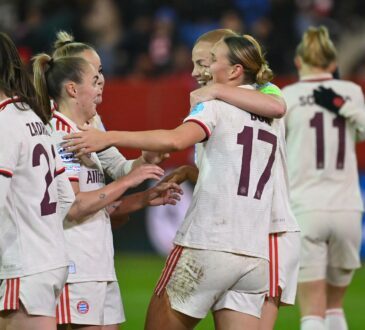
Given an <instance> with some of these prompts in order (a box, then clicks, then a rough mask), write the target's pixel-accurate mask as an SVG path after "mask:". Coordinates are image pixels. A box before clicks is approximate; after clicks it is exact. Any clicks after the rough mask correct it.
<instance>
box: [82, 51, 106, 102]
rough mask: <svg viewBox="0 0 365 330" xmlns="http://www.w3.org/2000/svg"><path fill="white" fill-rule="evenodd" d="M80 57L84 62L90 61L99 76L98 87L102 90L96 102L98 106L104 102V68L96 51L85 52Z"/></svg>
mask: <svg viewBox="0 0 365 330" xmlns="http://www.w3.org/2000/svg"><path fill="white" fill-rule="evenodd" d="M79 56H80V57H82V58H83V59H84V60H86V61H88V62H89V63H90V64H91V65H92V66H93V67H94V69H95V70H96V71H97V72H98V74H99V79H98V86H99V89H100V95H99V97H98V99H97V100H96V102H97V103H96V104H100V103H101V102H102V101H103V95H102V94H103V89H104V85H105V79H104V75H103V67H102V65H101V61H100V57H99V55H98V54H97V53H96V51H94V50H92V49H87V50H84V51H83V52H82V53H80V54H79Z"/></svg>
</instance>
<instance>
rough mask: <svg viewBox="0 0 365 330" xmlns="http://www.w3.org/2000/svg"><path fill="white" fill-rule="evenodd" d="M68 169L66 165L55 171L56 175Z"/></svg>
mask: <svg viewBox="0 0 365 330" xmlns="http://www.w3.org/2000/svg"><path fill="white" fill-rule="evenodd" d="M65 171H66V168H65V167H62V168H60V169H59V170H57V171H55V173H54V176H55V177H56V176H57V175H60V174H62V173H64V172H65Z"/></svg>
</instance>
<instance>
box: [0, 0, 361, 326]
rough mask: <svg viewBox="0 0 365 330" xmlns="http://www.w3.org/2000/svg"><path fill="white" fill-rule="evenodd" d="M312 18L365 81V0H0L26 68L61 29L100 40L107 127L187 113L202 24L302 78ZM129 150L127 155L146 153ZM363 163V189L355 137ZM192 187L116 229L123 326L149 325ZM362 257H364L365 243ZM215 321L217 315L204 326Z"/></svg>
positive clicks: (174, 159)
mask: <svg viewBox="0 0 365 330" xmlns="http://www.w3.org/2000/svg"><path fill="white" fill-rule="evenodd" d="M311 25H314V26H317V25H325V26H327V27H328V29H329V31H330V34H331V37H332V38H333V40H334V41H335V44H336V47H337V49H338V52H339V71H340V75H341V77H342V78H345V79H349V80H352V81H355V82H357V83H359V84H360V85H361V86H363V88H365V37H364V36H365V1H360V0H346V1H344V0H170V1H168V0H48V1H47V0H0V30H1V31H4V32H7V33H8V34H9V35H10V36H11V37H12V39H13V40H14V41H15V43H16V45H17V47H18V50H19V52H20V54H21V56H22V58H23V60H24V62H25V63H26V64H27V65H29V67H30V63H31V62H30V61H31V58H32V56H34V55H35V54H37V53H39V52H49V51H50V50H51V47H52V43H53V41H54V39H55V34H56V32H57V31H59V30H65V31H68V32H71V33H72V34H73V35H74V36H75V40H76V41H82V42H87V43H90V44H91V45H92V46H93V47H94V48H95V49H96V51H97V52H98V53H99V55H100V57H101V60H102V64H103V71H104V75H105V77H106V80H107V81H106V87H105V91H104V97H103V100H104V101H103V104H102V105H101V106H100V108H99V109H98V112H99V114H100V115H101V117H102V120H103V122H104V124H105V126H106V128H107V129H109V130H112V129H119V130H144V129H157V128H173V127H175V126H176V125H178V124H180V123H181V121H182V119H183V118H184V117H185V116H186V115H187V113H188V112H189V108H190V104H189V92H190V91H191V90H193V89H195V88H196V87H197V86H196V83H195V81H194V80H193V79H192V78H191V76H190V73H191V70H192V63H191V49H192V46H193V44H194V42H195V40H196V38H197V37H198V36H200V35H201V34H202V33H204V32H206V31H209V30H212V29H215V28H230V29H232V30H234V31H236V32H240V33H248V34H251V35H253V36H254V37H255V38H256V39H257V40H258V41H259V42H260V43H261V44H262V45H263V47H264V50H265V51H266V52H267V59H268V61H269V63H270V66H271V68H272V69H273V71H274V73H275V79H274V83H275V84H277V85H278V86H280V87H283V86H285V85H287V84H289V83H292V82H294V81H295V80H296V79H297V77H296V73H295V68H294V65H293V56H294V51H295V47H296V45H297V44H298V42H299V40H300V37H301V34H302V32H303V31H304V30H306V29H307V27H308V26H311ZM0 65H1V63H0ZM122 152H123V154H124V155H125V156H126V157H127V158H134V157H138V156H139V154H140V152H139V151H134V150H122ZM192 162H193V151H192V150H187V151H184V152H179V153H175V154H173V155H172V156H171V158H170V159H169V160H168V161H166V162H165V163H164V164H162V167H163V168H165V169H166V171H168V170H169V169H172V168H174V167H177V166H179V165H182V164H187V163H192ZM358 163H359V170H360V175H361V184H362V187H363V196H364V198H365V145H364V144H359V146H358ZM152 184H153V182H147V183H145V184H144V185H143V186H142V187H141V188H140V189H145V188H147V187H148V186H150V185H152ZM192 189H193V187H192V186H190V185H189V184H186V185H185V186H184V191H185V195H184V198H183V200H182V202H180V203H179V204H178V205H177V206H175V207H172V206H167V207H156V208H149V209H145V210H142V211H140V212H136V213H134V214H132V215H131V221H130V222H129V223H128V224H127V225H125V226H124V227H122V228H118V229H116V230H115V231H114V239H115V248H116V252H117V254H116V265H117V272H118V276H119V278H120V281H121V288H122V293H123V296H124V299H125V304H126V313H127V319H128V320H129V321H128V322H127V323H126V326H125V327H124V329H127V330H128V329H142V327H143V318H144V314H145V309H146V308H147V303H148V300H149V296H150V294H151V293H152V290H153V286H154V283H155V281H156V280H157V278H158V276H159V273H160V271H161V269H162V267H163V259H162V258H161V257H158V255H162V256H163V255H166V254H167V253H168V251H169V249H170V248H171V240H172V238H173V236H174V234H175V231H176V228H177V226H178V225H179V224H180V222H181V221H182V219H183V217H184V214H185V210H186V208H187V206H188V204H189V201H190V198H191V194H192ZM364 232H365V230H364ZM363 242H365V236H364V239H363ZM121 253H122V254H121ZM362 256H363V258H364V259H365V243H364V244H363V247H362ZM123 260H124V261H123ZM364 275H365V271H364V269H362V270H361V271H360V272H359V273H358V275H357V277H356V279H355V280H354V284H353V286H352V287H351V288H350V293H349V298H348V302H347V305H346V307H347V308H348V309H349V310H351V312H350V313H353V317H354V318H352V319H351V320H350V328H351V329H364V327H365V326H364V324H365V319H364V315H363V313H361V312H360V310H357V309H356V308H358V307H359V306H360V305H361V304H362V301H363V300H361V297H363V295H364V294H365V287H364V286H365V285H364V280H363V278H364ZM359 276H360V277H362V280H361V279H360V278H359ZM284 310H285V311H284V316H283V314H282V315H281V317H280V318H279V321H278V326H277V329H294V328H297V326H296V325H297V324H298V318H299V314H298V311H297V309H287V310H286V309H284ZM288 320H289V321H288ZM288 322H289V323H288ZM290 322H293V323H290ZM288 324H293V326H291V325H290V326H289V325H288ZM294 324H295V326H294ZM211 328H212V322H211V319H208V320H207V321H205V323H203V324H202V325H200V326H199V327H198V329H211Z"/></svg>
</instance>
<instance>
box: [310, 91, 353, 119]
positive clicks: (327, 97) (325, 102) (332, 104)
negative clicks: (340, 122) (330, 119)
mask: <svg viewBox="0 0 365 330" xmlns="http://www.w3.org/2000/svg"><path fill="white" fill-rule="evenodd" d="M313 97H314V102H315V103H316V104H318V105H320V106H321V107H323V108H326V109H327V110H329V111H331V112H333V113H335V114H336V115H338V114H339V111H340V109H341V107H342V106H343V105H344V103H345V102H346V101H345V99H344V98H343V97H342V96H341V95H339V94H337V93H336V92H335V91H334V90H333V89H332V88H326V87H324V86H319V87H318V88H317V89H315V90H314V91H313Z"/></svg>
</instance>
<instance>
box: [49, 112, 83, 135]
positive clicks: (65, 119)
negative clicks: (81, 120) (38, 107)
mask: <svg viewBox="0 0 365 330" xmlns="http://www.w3.org/2000/svg"><path fill="white" fill-rule="evenodd" d="M52 116H53V118H56V119H58V120H60V121H61V122H63V123H64V124H65V125H67V126H69V127H70V128H71V130H72V131H74V132H78V131H79V129H78V128H77V125H76V123H74V122H73V121H72V120H71V119H70V118H68V117H66V116H65V115H63V114H62V113H61V112H59V111H57V110H54V111H53V112H52Z"/></svg>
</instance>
